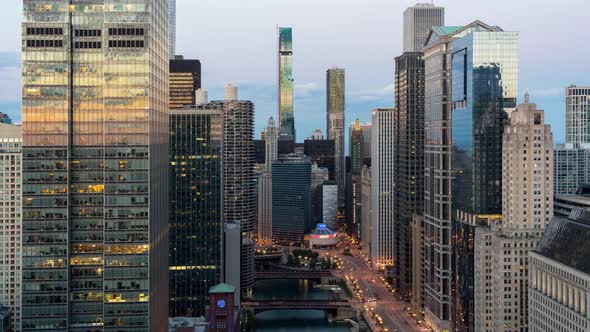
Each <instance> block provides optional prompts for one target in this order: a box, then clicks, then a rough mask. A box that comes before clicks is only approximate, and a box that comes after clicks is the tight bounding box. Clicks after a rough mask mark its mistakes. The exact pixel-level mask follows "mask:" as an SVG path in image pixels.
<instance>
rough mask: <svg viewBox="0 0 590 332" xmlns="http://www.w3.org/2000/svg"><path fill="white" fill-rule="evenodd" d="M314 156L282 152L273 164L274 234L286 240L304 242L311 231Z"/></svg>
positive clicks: (275, 240) (275, 238)
mask: <svg viewBox="0 0 590 332" xmlns="http://www.w3.org/2000/svg"><path fill="white" fill-rule="evenodd" d="M311 188H312V186H311V160H310V159H309V158H307V157H299V156H295V155H287V156H282V157H281V158H279V160H276V161H275V162H273V164H272V236H273V241H274V242H276V243H283V244H289V245H291V244H302V243H303V237H304V235H305V234H306V233H308V232H310V231H311V227H312V222H311V221H312V211H311V210H312V206H311Z"/></svg>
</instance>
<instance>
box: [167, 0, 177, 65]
mask: <svg viewBox="0 0 590 332" xmlns="http://www.w3.org/2000/svg"><path fill="white" fill-rule="evenodd" d="M168 43H169V45H170V46H169V51H168V52H169V55H170V59H171V60H172V59H174V57H175V55H176V0H168Z"/></svg>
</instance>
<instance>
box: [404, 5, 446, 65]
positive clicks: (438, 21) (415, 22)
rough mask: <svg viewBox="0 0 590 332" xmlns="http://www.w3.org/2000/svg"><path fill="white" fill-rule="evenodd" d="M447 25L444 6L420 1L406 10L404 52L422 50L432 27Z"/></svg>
mask: <svg viewBox="0 0 590 332" xmlns="http://www.w3.org/2000/svg"><path fill="white" fill-rule="evenodd" d="M443 25H445V9H444V7H438V6H435V5H434V4H433V3H419V4H416V5H415V6H413V7H409V8H408V9H406V10H405V11H404V53H405V52H422V48H423V47H424V44H425V43H426V39H427V38H428V34H429V33H430V29H432V27H434V26H443Z"/></svg>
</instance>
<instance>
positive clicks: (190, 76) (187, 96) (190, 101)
mask: <svg viewBox="0 0 590 332" xmlns="http://www.w3.org/2000/svg"><path fill="white" fill-rule="evenodd" d="M169 85H170V93H169V96H170V103H169V107H170V109H171V110H178V109H182V108H185V107H190V106H192V105H195V104H196V98H195V97H196V91H197V90H199V89H200V88H201V62H200V61H199V60H189V59H184V58H183V56H182V55H177V56H176V57H175V58H174V59H171V60H170V84H169Z"/></svg>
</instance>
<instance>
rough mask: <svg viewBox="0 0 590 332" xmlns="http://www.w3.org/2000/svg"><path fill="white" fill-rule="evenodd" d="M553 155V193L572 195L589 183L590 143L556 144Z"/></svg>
mask: <svg viewBox="0 0 590 332" xmlns="http://www.w3.org/2000/svg"><path fill="white" fill-rule="evenodd" d="M554 156H555V171H554V172H555V185H554V190H555V195H573V194H575V193H576V191H577V190H578V188H579V186H580V185H582V184H586V183H590V144H589V143H580V144H573V143H567V144H558V145H556V146H555V148H554Z"/></svg>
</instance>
